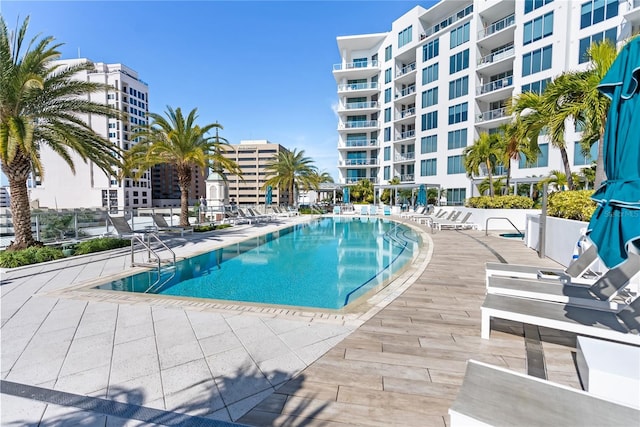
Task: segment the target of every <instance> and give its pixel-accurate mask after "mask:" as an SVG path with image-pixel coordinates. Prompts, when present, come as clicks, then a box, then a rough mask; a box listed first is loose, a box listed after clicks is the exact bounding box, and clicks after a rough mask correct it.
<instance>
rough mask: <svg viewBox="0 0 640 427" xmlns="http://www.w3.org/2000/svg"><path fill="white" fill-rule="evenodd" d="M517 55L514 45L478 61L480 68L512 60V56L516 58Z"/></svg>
mask: <svg viewBox="0 0 640 427" xmlns="http://www.w3.org/2000/svg"><path fill="white" fill-rule="evenodd" d="M515 53H516V50H515V49H514V47H513V45H510V46H506V47H504V48H502V49H500V50H497V51H495V52H492V53H490V54H489V55H487V56H483V57H482V58H480V60H479V61H478V66H480V65H486V64H493V63H496V62H498V61H502V60H503V59H507V58H511V57H512V56H515Z"/></svg>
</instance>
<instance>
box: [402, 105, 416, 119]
mask: <svg viewBox="0 0 640 427" xmlns="http://www.w3.org/2000/svg"><path fill="white" fill-rule="evenodd" d="M415 115H416V109H415V107H412V108H407V109H406V110H402V111H400V115H399V118H400V119H404V118H406V117H411V116H415Z"/></svg>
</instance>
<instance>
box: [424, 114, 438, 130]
mask: <svg viewBox="0 0 640 427" xmlns="http://www.w3.org/2000/svg"><path fill="white" fill-rule="evenodd" d="M437 127H438V112H437V111H430V112H428V113H427V114H423V115H422V130H429V129H435V128H437Z"/></svg>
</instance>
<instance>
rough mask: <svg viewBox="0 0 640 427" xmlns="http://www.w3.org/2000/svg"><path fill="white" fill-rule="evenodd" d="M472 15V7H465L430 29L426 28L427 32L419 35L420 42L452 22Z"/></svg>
mask: <svg viewBox="0 0 640 427" xmlns="http://www.w3.org/2000/svg"><path fill="white" fill-rule="evenodd" d="M472 13H473V5H472V4H471V5H469V6H467V7H465V8H464V9H462V10H460V11H458V12H456V13H455V14H453V15H451V16H450V17H448V18H446V19H444V20H442V21H441V22H440V23H438V24H436V25H434V26H433V27H431V28H427V30H426V31H425V32H424V33H422V34H420V40H423V39H425V38H427V37H429V36H430V35H431V34H435V33H437V32H438V31H440V30H442V29H444V28H447V27H448V26H449V25H451V24H453V23H454V22H457V21H460V20H461V19H464V17H465V16H468V15H471V14H472Z"/></svg>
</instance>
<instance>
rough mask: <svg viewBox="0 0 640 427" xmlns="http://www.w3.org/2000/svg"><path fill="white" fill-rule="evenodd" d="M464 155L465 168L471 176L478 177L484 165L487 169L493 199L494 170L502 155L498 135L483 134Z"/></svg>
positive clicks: (464, 151)
mask: <svg viewBox="0 0 640 427" xmlns="http://www.w3.org/2000/svg"><path fill="white" fill-rule="evenodd" d="M463 155H464V167H465V169H466V170H467V174H468V175H469V176H471V175H478V174H479V173H480V166H481V165H484V167H485V168H486V169H487V176H488V178H489V195H490V196H491V197H493V196H494V189H493V177H492V174H493V169H494V167H495V165H496V163H497V162H498V160H499V159H500V157H501V155H502V153H501V151H500V145H499V141H498V136H497V135H496V134H492V135H489V134H488V133H487V132H482V133H481V134H480V136H479V137H478V139H477V140H476V141H475V142H474V143H473V145H470V146H468V147H466V148H465V149H464V150H463Z"/></svg>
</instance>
